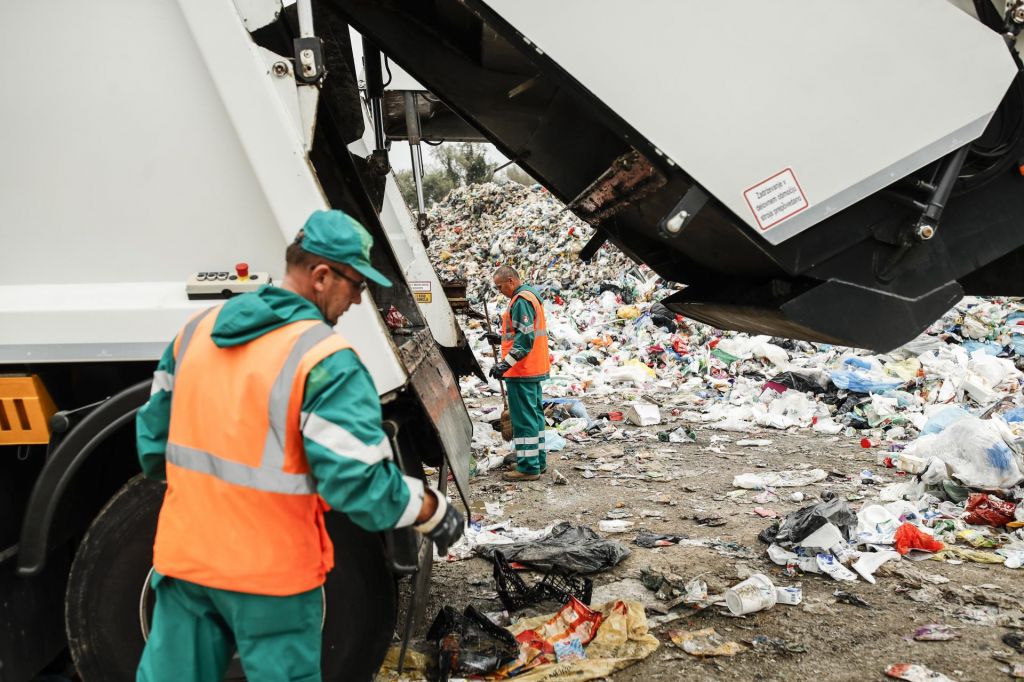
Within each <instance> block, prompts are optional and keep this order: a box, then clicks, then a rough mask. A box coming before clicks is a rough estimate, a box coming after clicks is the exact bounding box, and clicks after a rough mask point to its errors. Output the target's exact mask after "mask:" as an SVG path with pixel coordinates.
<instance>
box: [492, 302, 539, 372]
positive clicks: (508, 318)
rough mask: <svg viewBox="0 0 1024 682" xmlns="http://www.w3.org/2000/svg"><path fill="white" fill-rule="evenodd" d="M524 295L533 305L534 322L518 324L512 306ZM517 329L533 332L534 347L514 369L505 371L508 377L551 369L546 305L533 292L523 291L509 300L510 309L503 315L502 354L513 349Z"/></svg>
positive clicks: (523, 331)
mask: <svg viewBox="0 0 1024 682" xmlns="http://www.w3.org/2000/svg"><path fill="white" fill-rule="evenodd" d="M520 297H522V298H523V299H525V300H526V301H528V302H529V303H530V305H532V306H533V312H534V320H533V324H528V325H527V324H521V325H518V327H517V324H516V322H515V320H513V319H512V306H513V305H515V302H516V299H518V298H520ZM516 331H519V332H522V333H525V334H529V333H531V332H532V333H533V347H532V348H530V350H529V352H528V353H527V354H526V357H524V358H522V359H520V360H519V361H517V362H516V363H515V364H514V365H512V369H510V370H508V371H507V372H505V376H506V377H508V378H516V377H535V376H544V375H545V374H547V373H548V372H549V371H550V370H551V355H550V354H549V353H548V330H547V322H546V320H545V317H544V306H543V304H542V303H541V302H540V299H538V298H537V297H536V296H535V295H534V294H533V293H531V292H529V291H521V292H519V293H518V294H515V295H514V296H513V297H512V300H510V301H509V302H508V309H506V310H505V312H504V313H503V314H502V316H501V338H502V341H501V355H502V357H506V356H508V354H509V353H510V352H511V351H512V345H513V342H514V340H515V335H516Z"/></svg>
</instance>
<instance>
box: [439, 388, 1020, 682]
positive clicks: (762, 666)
mask: <svg viewBox="0 0 1024 682" xmlns="http://www.w3.org/2000/svg"><path fill="white" fill-rule="evenodd" d="M493 404H495V402H494V401H491V400H489V399H485V400H469V401H468V406H469V407H470V410H471V412H473V413H475V414H476V415H477V416H475V417H474V418H475V419H480V416H479V414H480V410H481V408H482V407H484V406H488V405H493ZM587 407H588V409H589V411H590V413H591V414H592V415H596V414H599V413H601V412H604V411H607V410H608V409H610V408H611V409H616V408H618V409H621V405H609V404H601V403H594V402H588V403H587ZM679 425H683V422H681V421H678V420H677V421H671V420H669V421H668V422H667V423H665V424H662V425H659V426H651V427H647V428H645V429H642V430H643V431H646V432H649V433H657V432H659V431H665V430H666V429H669V428H675V427H676V426H679ZM687 426H691V427H693V428H695V429H696V431H697V442H696V443H679V444H677V443H664V442H659V441H657V440H631V441H595V442H592V443H588V444H575V443H571V442H570V443H569V444H568V447H567V448H566V449H565V450H563V451H561V452H558V453H552V454H551V455H550V456H549V461H548V467H549V470H548V475H547V476H545V477H543V478H542V479H541V480H540V481H537V482H531V483H526V484H516V483H507V482H504V481H502V479H501V473H500V471H499V470H496V471H491V472H488V473H485V474H482V475H479V476H477V477H475V478H473V479H472V486H471V487H472V493H471V495H472V509H473V511H474V513H477V514H480V513H482V512H483V511H484V503H485V502H499V503H500V505H501V507H502V516H503V517H505V518H508V517H511V518H512V520H513V521H514V523H515V525H520V526H528V527H531V528H540V527H544V526H547V525H548V524H551V523H552V522H553V521H555V520H566V521H571V522H572V523H573V524H583V525H587V526H590V527H593V528H595V529H596V528H597V525H598V521H599V520H600V519H602V518H604V517H605V514H606V513H607V512H608V511H610V510H612V509H616V508H618V509H624V510H626V511H628V512H631V513H632V514H633V516H632V518H630V519H629V520H631V521H633V522H635V527H634V528H633V529H631V530H630V531H627V532H625V533H618V534H615V535H612V536H609V537H614V538H615V539H618V540H620V541H621V542H623V543H625V544H627V545H628V546H629V548H630V550H631V555H630V556H629V557H628V558H627V559H625V560H624V561H623V562H622V563H620V564H619V565H618V566H616V567H614V568H613V569H611V570H608V571H606V572H604V573H600V574H597V575H594V576H593V579H594V584H595V590H601V588H602V586H608V585H610V584H614V583H619V582H620V581H622V580H623V579H627V578H639V576H640V571H641V569H644V568H647V567H652V568H654V569H655V570H660V571H663V572H671V573H675V574H677V575H678V576H681V577H683V578H685V579H687V580H689V579H691V578H694V577H697V576H700V577H701V579H703V580H705V581H706V582H707V583H708V585H709V588H710V592H711V593H718V592H722V591H724V590H725V589H726V588H728V587H730V586H732V585H733V584H735V583H737V582H739V579H740V576H741V575H744V576H745V575H746V574H748V573H750V572H762V573H764V574H766V575H768V576H769V577H771V578H772V580H773V581H774V582H775V583H776V584H777V585H792V584H795V583H800V584H801V585H802V588H803V596H804V603H803V604H802V605H798V606H785V605H781V604H780V605H777V606H775V607H774V608H773V609H771V610H768V611H762V612H759V613H755V614H752V615H748V616H745V617H742V618H735V617H732V616H730V615H728V612H727V611H726V609H725V608H724V607H721V608H717V607H712V608H709V609H707V610H705V611H702V612H698V613H695V614H691V613H690V612H689V611H687V610H684V612H683V613H684V614H687V615H683V616H682V617H680V618H679V619H678V620H675V621H674V622H671V623H667V624H664V625H660V626H655V627H652V632H653V633H654V634H655V636H657V637H658V639H659V640H660V641H661V647H660V648H659V649H658V650H657V651H656V652H654V653H653V654H652V655H651V656H649V657H648V658H647V659H645V660H643V661H641V662H639V663H637V664H636V665H634V666H632V667H630V668H627V669H625V670H623V671H620V672H618V673H616V674H615V675H614V679H615V680H623V681H629V680H658V679H664V680H690V679H692V680H764V681H768V680H780V681H781V680H798V679H813V680H823V681H824V680H882V679H886V677H885V675H884V672H883V671H884V669H885V667H886V666H887V665H888V664H891V663H897V662H911V663H918V664H922V665H926V666H928V667H929V668H931V669H933V670H935V671H937V672H941V673H943V674H945V675H948V676H950V677H952V678H954V679H961V680H993V679H996V680H998V679H1010V676H1009V674H1008V672H1007V663H1005V662H1000V660H997V659H1003V660H1004V661H1009V662H1019V663H1024V656H1022V655H1021V654H1018V653H1016V652H1014V651H1013V650H1012V649H1011V648H1010V647H1008V646H1007V645H1006V644H1004V643H1003V642H1002V641H1001V637H1002V636H1003V635H1004V634H1005V633H1008V632H1014V631H1015V630H1012V629H1010V628H1008V627H1004V626H1001V625H997V624H994V623H1004V622H1010V621H1014V620H1015V619H1016V618H1017V617H1019V612H1018V613H1016V614H1015V613H1014V610H1015V609H1017V608H1020V604H1021V598H1022V596H1024V584H1022V583H1021V581H1020V574H1019V573H1016V572H1014V571H1013V570H1011V569H1008V568H1005V567H1003V566H1001V565H982V564H972V563H963V564H959V565H957V564H951V563H946V562H941V561H935V560H925V561H918V562H910V561H902V562H899V563H898V569H899V570H900V571H902V570H904V569H909V570H910V571H911V574H910V575H909V577H908V575H906V574H904V575H900V574H899V573H898V572H894V571H891V570H889V568H888V567H883V568H882V569H881V570H880V572H879V574H878V582H877V584H876V585H870V584H868V583H866V582H864V581H858V582H855V583H849V582H846V583H838V582H836V581H834V580H832V579H831V578H828V577H825V576H821V575H809V574H808V575H802V576H798V577H795V578H794V577H787V576H786V575H785V574H784V569H783V568H782V567H779V566H776V565H774V564H773V563H771V562H770V561H769V560H768V558H767V555H766V553H765V549H766V545H764V544H762V543H761V542H759V541H758V539H757V534H758V533H759V532H760V531H761V530H763V529H764V528H765V527H767V526H768V525H769V524H770V523H771V520H770V519H767V518H761V517H759V516H757V515H756V514H754V513H753V509H754V507H768V508H770V509H773V510H775V511H777V512H779V513H780V514H786V513H788V512H791V511H794V510H796V509H798V508H799V507H801V506H805V505H807V504H808V503H809V502H810V501H813V500H814V499H815V498H817V497H818V496H820V495H821V494H822V493H823V492H824V491H826V490H834V491H836V492H837V493H838V494H840V495H841V496H843V497H844V498H847V499H849V500H850V501H851V505H852V506H853V507H854V509H857V508H859V507H860V506H861V505H862V504H864V501H865V500H870V499H871V498H872V497H873V496H874V491H873V488H872V486H865V485H862V484H861V476H860V472H861V471H862V470H864V469H870V470H871V471H873V472H874V473H875V475H876V478H877V479H878V480H879V482H880V483H881V484H885V483H888V482H892V481H895V480H897V479H896V476H895V475H894V471H895V470H892V469H884V468H882V467H880V466H878V465H877V464H876V458H877V450H874V449H871V450H865V449H863V448H861V446H860V444H859V437H858V438H850V437H847V436H826V435H821V434H817V433H813V432H811V431H796V432H780V431H776V430H771V429H766V430H763V431H758V432H755V433H751V434H736V433H725V432H721V431H715V430H712V429H703V428H701V427H700V426H699V425H693V424H688V425H687ZM627 428H630V429H631V430H632V429H635V427H627ZM712 436H726V437H729V438H731V439H732V441H730V442H726V443H722V442H719V443H715V444H714V445H713V446H712V444H711V438H712ZM741 438H764V439H770V440H771V441H772V443H771V445H769V446H764V447H740V446H737V445H736V444H735V441H737V440H739V439H741ZM710 447H715V448H717V449H719V450H721V451H720V452H715V451H712V450H711V449H710ZM617 461H621V462H622V464H621V466H620V467H619V468H618V469H617V470H616V471H614V472H608V473H603V472H601V473H599V475H598V477H595V478H584V476H583V472H582V471H581V470H580V468H581V467H583V466H585V465H589V466H590V467H591V468H595V469H596V468H597V467H596V465H597V464H599V463H609V462H611V463H614V462H617ZM802 464H811V465H813V466H815V467H818V468H822V469H825V470H826V471H830V472H835V473H833V474H831V475H830V476H829V478H828V479H827V480H826V481H823V482H821V483H817V484H813V485H810V486H807V487H804V488H794V489H789V488H787V489H779V493H780V494H779V499H778V500H777V501H772V502H770V503H768V504H759V503H757V502H755V501H754V499H753V498H754V496H755V495H756V494H757V493H756V492H753V491H749V492H747V493H746V494H744V495H741V496H739V497H730V496H728V493H730V492H733V491H734V490H735V489H734V488H733V486H732V485H731V483H732V478H733V476H734V475H736V474H739V473H743V472H757V471H766V470H779V469H785V468H794V467H797V466H799V465H802ZM553 469H557V470H558V471H559V472H561V473H562V474H563V475H564V476H565V477H566V478H567V479H568V484H567V485H555V484H554V483H553V482H552V474H553V471H552V470H553ZM650 472H655V474H654V475H655V476H657V475H658V473H657V472H662V473H663V474H664V476H663V478H661V479H652V478H650V477H649V474H650ZM631 477H635V478H631ZM797 490H799V491H801V492H803V493H804V494H805V495H806V496H807V497H808V501H804V502H801V503H797V502H793V501H791V500H790V499H789V496H790V494H791V493H792V492H794V491H797ZM669 499H670V500H671V501H670V502H668V500H669ZM644 510H647V511H654V512H655V513H660V514H661V515H662V518H657V517H646V518H643V517H642V514H643V512H644ZM694 516H702V517H707V516H719V517H721V518H722V519H723V520H724V525H721V526H717V527H711V526H707V525H699V524H698V523H697V522H696V521H694V518H693V517H694ZM494 520H496V519H487V520H486V521H485V523H486V522H491V521H494ZM642 529H646V530H649V531H653V532H665V533H674V534H680V535H685V536H687V537H688V538H690V539H707V540H713V539H717V540H720V541H722V542H723V543H725V544H724V545H718V546H717V549H716V548H710V547H694V546H671V547H664V548H657V549H644V548H641V547H638V546H636V545H634V544H633V542H632V541H633V538H634V537H635V536H636V534H637V531H639V530H642ZM602 535H603V534H602ZM729 543H735V545H731V544H729ZM737 545H738V547H737ZM889 566H893V564H890V565H889ZM434 571H435V577H434V588H433V590H432V596H431V601H430V605H429V607H428V611H427V612H428V621H429V615H432V614H434V613H436V612H437V610H438V608H440V607H441V606H442V605H444V604H449V605H452V606H455V607H457V608H459V609H460V610H461V608H462V607H464V606H465V605H467V604H470V603H472V604H474V605H476V606H478V607H480V608H481V609H482V610H484V611H498V610H500V609H501V605H500V602H499V601H498V600H497V598H496V595H495V592H494V587H493V580H492V578H491V565H490V564H489V563H488V562H487V561H485V560H484V559H481V558H471V559H468V560H465V561H459V562H451V563H437V564H435V569H434ZM915 571H916V573H915ZM883 574H887V575H883ZM915 575H916V578H915V577H914V576H915ZM944 578H945V579H948V582H947V583H943V582H942V581H943V579H944ZM634 585H635V583H634ZM615 589H617V586H615V585H612V590H613V591H614V590H615ZM837 589H842V590H845V591H847V592H850V593H852V594H854V595H856V596H857V597H860V598H861V599H863V600H864V601H866V602H867V603H868V604H869V607H867V608H864V607H857V606H852V605H849V604H846V603H839V602H837V601H836V598H835V597H834V596H833V593H834V591H835V590H837ZM641 592H643V590H641ZM622 596H629V595H625V594H624V595H622ZM641 596H643V595H641ZM646 600H647V601H649V602H651V603H655V602H657V598H656V597H655V596H654V594H653V593H649V592H648V593H646ZM595 601H596V600H595ZM648 615H649V616H653V615H655V614H654V612H653V611H648ZM979 621H980V622H979ZM1016 622H1019V620H1017V621H1016ZM932 623H939V624H947V625H951V626H954V627H956V628H958V629H957V633H958V634H959V639H957V640H954V641H933V642H917V641H914V640H913V638H912V635H913V633H914V630H915V628H917V627H919V626H922V625H927V624H932ZM708 627H714V628H715V629H716V630H717V631H718V633H719V634H720V635H722V636H723V637H724V638H727V639H730V640H734V641H737V642H740V643H743V644H744V645H745V646H744V647H743V648H744V651H743V652H742V653H740V654H738V655H736V656H734V657H729V658H727V657H718V658H707V659H698V658H694V657H692V656H690V655H688V654H686V653H684V652H683V651H682V650H681V649H678V648H676V647H675V646H674V645H673V644H672V642H671V640H670V637H669V632H670V631H673V630H697V629H701V628H708ZM759 635H764V636H767V637H770V638H774V639H776V640H782V642H783V643H781V644H780V645H779V646H778V647H773V646H771V645H767V646H761V647H753V646H750V645H749V643H750V642H751V641H752V640H753V639H754V638H755V637H757V636H759Z"/></svg>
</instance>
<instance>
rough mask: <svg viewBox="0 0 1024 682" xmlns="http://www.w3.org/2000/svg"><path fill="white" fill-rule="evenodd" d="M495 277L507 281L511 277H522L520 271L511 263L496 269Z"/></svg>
mask: <svg viewBox="0 0 1024 682" xmlns="http://www.w3.org/2000/svg"><path fill="white" fill-rule="evenodd" d="M494 278H495V279H500V280H501V281H503V282H504V281H507V280H510V279H520V277H519V273H518V272H516V269H515V268H513V267H512V266H511V265H502V266H501V267H500V268H498V269H497V270H495V271H494Z"/></svg>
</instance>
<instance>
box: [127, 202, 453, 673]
mask: <svg viewBox="0 0 1024 682" xmlns="http://www.w3.org/2000/svg"><path fill="white" fill-rule="evenodd" d="M372 245H373V239H372V237H371V236H370V234H369V233H368V232H367V231H366V230H365V228H363V226H362V225H360V224H359V223H358V222H357V221H356V220H354V219H353V218H352V217H350V216H348V215H346V214H345V213H342V212H341V211H333V210H332V211H316V212H315V213H313V215H312V216H311V217H310V218H309V220H308V221H307V222H306V224H305V226H304V227H303V229H302V230H301V231H300V232H299V234H298V236H297V237H296V239H295V241H294V242H293V243H292V244H291V245H290V246H289V247H288V248H287V251H286V253H285V261H286V272H285V276H284V280H283V281H282V284H281V286H280V287H273V286H263V287H261V288H260V289H259V290H257V291H255V292H252V293H247V294H243V295H240V296H236V297H234V298H232V299H230V300H229V301H227V302H226V303H224V304H223V305H220V306H217V307H214V308H211V309H208V310H205V311H203V312H201V313H199V314H197V315H195V316H194V317H193V318H192V319H191V320H190V321H189V322H188V323H187V324H186V325H185V326H184V328H183V329H182V330H181V331H180V332H179V333H178V335H177V337H176V338H175V340H174V341H173V342H172V343H171V345H169V346H168V347H167V349H166V350H165V351H164V354H163V357H162V358H161V359H160V362H159V365H158V366H157V370H156V372H155V374H154V377H153V388H152V395H151V396H150V399H149V402H147V403H146V404H145V405H144V406H143V407H142V409H141V410H139V413H138V417H137V420H136V427H137V434H138V451H139V460H140V462H141V464H142V470H143V472H144V473H145V475H146V476H148V477H150V478H154V479H158V480H166V481H167V492H166V494H165V496H164V500H163V506H162V507H161V509H160V517H159V521H158V525H157V532H156V540H155V543H154V547H153V568H154V576H153V579H152V586H153V589H154V592H155V594H156V606H155V610H154V613H153V624H152V629H151V631H150V634H149V640H148V641H147V643H146V647H145V650H144V651H143V654H142V660H141V662H140V664H139V669H138V675H137V679H138V680H140V681H147V682H148V681H151V680H175V681H180V680H188V681H189V682H207V681H208V682H220V681H221V680H222V679H223V676H224V673H225V671H226V669H227V667H228V665H229V663H230V661H231V657H232V653H233V652H234V651H235V649H236V648H237V651H238V654H239V658H240V659H241V664H242V667H243V668H244V671H245V674H246V678H247V679H248V680H249V682H269V681H271V680H275V681H276V680H303V681H304V682H305V681H312V680H320V679H321V674H320V653H321V634H320V628H321V623H322V620H323V600H322V595H321V585H323V583H324V581H325V579H326V574H327V572H328V571H330V570H331V568H332V566H333V565H334V549H333V547H332V544H331V539H330V537H329V536H328V534H327V532H326V531H325V529H324V512H325V511H326V510H328V509H329V508H330V509H334V510H337V511H339V512H342V513H344V514H345V515H347V516H348V518H349V519H350V520H351V521H352V522H354V523H355V524H356V525H358V526H359V527H361V528H363V529H365V530H367V531H382V530H385V529H392V528H401V527H404V526H410V525H412V526H413V527H414V528H415V529H416V530H418V531H419V532H421V533H423V534H424V535H426V537H427V538H429V539H430V540H431V541H433V542H434V544H435V545H436V546H437V549H438V551H439V552H440V553H441V554H442V555H444V554H445V553H446V552H447V550H448V547H449V545H451V543H453V542H455V541H456V540H457V539H458V538H459V536H460V535H461V534H462V527H463V520H462V516H461V514H460V513H459V512H458V511H456V510H455V508H454V507H453V506H451V505H449V504H448V503H447V502H446V501H445V496H444V495H443V494H441V493H439V492H438V491H437V490H435V489H434V488H428V487H425V485H424V482H423V481H422V480H421V479H419V478H417V477H414V476H408V475H403V474H402V472H401V471H400V470H399V468H398V466H397V465H396V464H395V462H394V459H393V457H392V451H391V447H390V445H389V441H388V438H387V437H386V436H385V433H384V431H383V428H382V422H381V408H380V401H379V399H378V395H377V389H376V387H375V386H374V383H373V379H372V378H371V377H370V374H369V372H368V371H367V370H366V367H365V366H364V365H363V364H362V362H360V359H359V356H358V355H357V354H356V352H355V351H354V350H353V349H352V348H351V347H350V346H349V345H348V343H347V342H346V341H345V339H344V338H343V337H342V336H340V335H338V334H337V333H335V332H334V331H333V327H334V325H335V324H337V322H338V318H339V317H340V316H341V315H343V314H344V313H345V311H346V310H348V309H349V306H351V305H352V304H353V303H355V304H358V303H359V302H360V300H361V294H362V292H363V291H365V288H366V286H367V280H370V281H372V282H375V283H376V284H377V285H379V286H381V287H390V286H391V282H390V281H389V280H388V279H387V278H386V277H385V276H384V275H382V274H381V273H380V272H378V271H377V270H376V269H374V268H373V266H371V265H370V259H369V256H370V248H371V247H372ZM338 550H339V551H340V552H345V551H346V547H339V548H338ZM381 569H384V566H381ZM332 613H333V612H332ZM337 614H338V616H337V617H347V618H363V617H364V615H365V614H360V613H356V612H354V611H352V612H346V611H345V607H344V606H343V607H342V608H341V609H340V610H339V611H338V612H337ZM361 655H363V656H366V655H368V654H366V652H361ZM381 658H383V652H381ZM377 664H378V665H379V661H378V662H377Z"/></svg>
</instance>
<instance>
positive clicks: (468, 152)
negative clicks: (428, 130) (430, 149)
mask: <svg viewBox="0 0 1024 682" xmlns="http://www.w3.org/2000/svg"><path fill="white" fill-rule="evenodd" d="M434 159H435V160H437V162H438V163H439V164H440V166H441V169H442V170H443V171H444V174H445V175H446V176H447V177H448V178H449V179H450V180H451V181H452V182H454V183H455V184H457V185H475V184H478V183H481V182H489V181H490V180H491V174H492V173H494V169H495V168H497V167H498V164H496V163H492V162H490V161H488V160H487V146H486V145H483V144H476V143H473V142H450V143H445V144H442V145H440V146H438V147H435V148H434Z"/></svg>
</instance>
